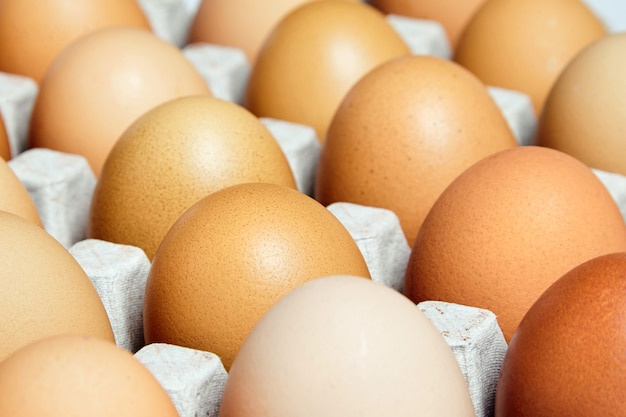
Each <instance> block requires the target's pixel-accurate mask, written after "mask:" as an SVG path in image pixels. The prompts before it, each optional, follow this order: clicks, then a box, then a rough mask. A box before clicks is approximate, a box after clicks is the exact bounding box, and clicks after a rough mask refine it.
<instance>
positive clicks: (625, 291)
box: [495, 253, 626, 417]
mask: <svg viewBox="0 0 626 417" xmlns="http://www.w3.org/2000/svg"><path fill="white" fill-rule="evenodd" d="M625 326H626V253H613V254H608V255H605V256H600V257H597V258H594V259H591V260H589V261H587V262H585V263H583V264H581V265H579V266H577V267H575V268H573V269H572V270H570V271H569V272H567V273H566V274H564V275H563V276H562V277H561V278H560V279H559V280H558V281H556V282H555V283H554V284H553V285H552V286H550V288H548V289H547V290H546V291H545V292H544V293H543V294H542V295H541V297H540V298H539V299H538V300H537V301H536V302H535V303H534V304H533V306H532V307H531V308H530V310H528V313H526V315H525V316H524V319H523V320H522V322H521V323H520V325H519V328H518V329H517V331H516V332H515V335H514V336H513V338H512V339H511V344H510V346H509V349H508V351H507V353H506V356H505V358H504V362H503V364H502V370H501V374H500V379H499V381H498V385H497V388H496V405H495V415H496V417H517V416H520V417H521V416H535V417H544V416H545V417H553V416H586V417H600V416H602V417H604V416H622V415H625V414H626V404H624V391H626V378H624V375H626V361H625V360H624V346H625V345H626V332H624V327H625Z"/></svg>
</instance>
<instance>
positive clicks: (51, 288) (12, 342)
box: [0, 211, 114, 403]
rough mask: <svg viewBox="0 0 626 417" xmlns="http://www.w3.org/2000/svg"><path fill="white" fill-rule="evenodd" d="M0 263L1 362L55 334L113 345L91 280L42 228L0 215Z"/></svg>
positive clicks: (108, 327) (108, 323) (8, 215)
mask: <svg viewBox="0 0 626 417" xmlns="http://www.w3.org/2000/svg"><path fill="white" fill-rule="evenodd" d="M0 259H1V264H2V269H0V287H1V288H2V293H1V295H0V300H1V301H0V323H2V325H1V326H2V327H1V328H0V334H2V338H0V361H2V360H3V359H4V358H6V357H7V356H8V355H10V354H11V353H13V352H14V351H15V350H17V349H19V348H20V347H22V346H24V345H26V344H28V343H30V342H32V341H34V340H37V339H40V338H42V337H46V336H52V335H57V334H80V335H89V336H94V337H99V338H102V339H106V340H109V341H114V339H113V331H112V330H111V324H110V322H109V318H108V316H107V313H106V311H105V309H104V306H103V304H102V301H101V300H100V297H99V296H98V293H97V292H96V289H95V288H94V286H93V284H92V283H91V281H90V280H89V277H88V276H87V274H86V273H85V271H83V269H82V268H81V267H80V265H79V264H78V262H77V261H76V260H75V259H74V258H73V257H72V255H70V253H69V252H68V251H67V249H65V248H64V247H63V246H62V245H61V244H60V243H59V242H57V241H56V240H55V239H54V238H53V237H52V236H50V235H49V234H48V233H46V232H45V231H44V230H43V229H42V228H41V227H38V226H35V225H34V224H32V223H31V222H29V221H27V220H24V219H22V218H21V217H18V216H16V215H14V214H10V213H7V212H3V211H0ZM0 403H2V401H0Z"/></svg>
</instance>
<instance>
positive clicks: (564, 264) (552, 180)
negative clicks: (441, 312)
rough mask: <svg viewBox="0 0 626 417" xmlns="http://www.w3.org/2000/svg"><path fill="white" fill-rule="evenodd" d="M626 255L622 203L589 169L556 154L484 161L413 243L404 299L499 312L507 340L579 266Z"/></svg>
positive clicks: (534, 152) (456, 185)
mask: <svg viewBox="0 0 626 417" xmlns="http://www.w3.org/2000/svg"><path fill="white" fill-rule="evenodd" d="M622 250H626V226H625V225H624V220H623V218H622V216H621V214H620V212H619V209H618V207H617V204H616V203H615V201H614V200H613V199H612V197H611V195H610V194H609V192H608V191H607V189H606V188H605V187H604V186H603V184H602V183H601V182H600V181H599V180H598V178H597V177H596V176H595V175H594V174H593V172H591V170H590V169H589V168H588V167H587V166H586V165H584V164H583V163H582V162H580V161H578V160H577V159H574V158H572V157H571V156H569V155H567V154H565V153H562V152H559V151H555V150H553V149H548V148H542V147H536V146H518V147H516V148H513V149H509V150H506V151H502V152H499V153H497V154H494V155H492V156H488V157H487V158H484V159H482V160H481V161H479V162H477V163H476V164H474V165H472V166H471V167H470V168H468V169H467V170H465V171H464V172H463V173H462V174H461V175H460V176H458V177H457V178H456V179H455V180H454V181H453V182H452V183H451V184H450V186H448V188H446V190H445V191H444V192H443V193H442V194H441V196H440V197H439V199H438V200H437V201H436V202H435V204H434V205H433V207H432V209H431V211H430V212H429V213H428V215H427V216H426V219H425V220H424V224H423V225H422V228H421V230H420V233H419V235H418V236H417V239H416V241H415V244H414V245H413V249H412V252H411V257H410V260H409V265H408V267H407V272H406V282H405V286H404V289H405V294H406V295H407V296H408V297H409V298H411V299H412V300H413V301H415V302H420V301H424V300H442V301H447V302H453V303H457V304H463V305H470V306H475V307H480V308H485V309H488V310H491V311H492V312H494V313H495V314H496V316H497V318H498V322H499V324H500V326H501V328H502V332H503V333H504V336H505V338H506V339H507V340H509V339H510V338H511V336H512V335H513V332H514V331H515V329H516V328H517V326H518V324H519V322H520V321H521V319H522V317H523V316H524V314H525V313H526V311H527V310H528V309H529V308H530V306H531V305H532V303H533V302H534V301H535V300H536V299H537V298H538V297H539V296H540V295H541V293H542V292H543V291H545V290H546V288H548V287H549V286H550V285H551V284H552V283H553V282H554V281H556V280H557V279H558V278H559V277H561V276H562V275H563V274H564V273H565V272H567V271H568V270H570V269H571V268H573V267H574V266H576V265H579V264H580V263H582V262H585V261H587V260H589V259H591V258H594V257H596V256H600V255H603V254H606V253H611V252H617V251H622Z"/></svg>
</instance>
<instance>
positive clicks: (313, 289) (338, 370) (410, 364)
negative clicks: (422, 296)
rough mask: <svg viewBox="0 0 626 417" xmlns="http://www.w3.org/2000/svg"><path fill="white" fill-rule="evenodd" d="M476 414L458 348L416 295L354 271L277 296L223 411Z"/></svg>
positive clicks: (252, 416) (340, 415)
mask: <svg viewBox="0 0 626 417" xmlns="http://www.w3.org/2000/svg"><path fill="white" fill-rule="evenodd" d="M244 416H245V417H257V416H258V417H260V416H277V417H279V416H280V417H282V416H300V417H309V416H311V417H313V416H325V417H356V416H360V417H379V416H395V417H409V416H422V417H441V416H450V417H451V416H455V417H470V416H471V417H473V416H474V409H473V406H472V401H471V399H470V395H469V389H468V386H467V384H466V382H465V379H464V378H463V374H462V373H461V370H460V368H459V365H458V363H457V362H456V359H455V357H454V355H453V354H452V351H451V349H450V348H449V347H448V345H447V344H446V342H445V340H444V338H443V337H442V336H441V334H440V333H439V331H438V330H437V329H436V328H435V326H434V325H433V324H432V323H431V322H430V320H429V319H428V318H427V317H426V315H424V313H422V312H421V311H420V310H419V309H418V308H417V307H416V306H415V304H413V303H412V302H411V301H409V300H408V299H407V298H405V297H404V296H402V295H401V294H399V293H398V292H396V291H395V290H393V289H391V288H389V287H386V286H384V285H382V284H379V283H375V282H372V281H369V280H364V279H360V278H357V277H353V276H329V277H321V278H318V279H315V280H312V281H309V282H307V283H304V284H302V285H300V286H299V287H297V288H296V289H294V290H292V291H290V292H289V293H288V294H287V295H285V296H284V297H283V298H282V299H281V300H280V301H278V302H277V303H276V304H275V305H274V306H273V307H272V308H271V309H270V310H269V311H268V312H267V313H266V314H265V315H264V316H263V318H262V319H261V320H260V321H259V323H257V325H256V326H255V327H254V329H253V330H252V332H251V333H250V336H249V337H248V338H247V339H246V341H245V343H244V345H243V346H242V348H241V351H240V352H239V354H238V355H237V358H236V359H235V362H234V363H233V366H232V368H231V371H230V374H229V377H228V381H227V382H226V387H225V390H224V395H223V397H222V403H221V407H220V417H244Z"/></svg>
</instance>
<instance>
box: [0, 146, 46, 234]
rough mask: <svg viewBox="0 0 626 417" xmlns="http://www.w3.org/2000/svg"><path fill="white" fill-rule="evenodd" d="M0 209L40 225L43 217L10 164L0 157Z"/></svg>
mask: <svg viewBox="0 0 626 417" xmlns="http://www.w3.org/2000/svg"><path fill="white" fill-rule="evenodd" d="M0 190H2V192H0V210H1V211H6V212H9V213H13V214H15V215H17V216H20V217H22V218H24V219H26V220H28V221H30V222H32V223H34V224H36V225H38V226H42V227H43V225H42V223H41V218H40V217H39V212H38V211H37V207H35V203H34V202H33V200H32V198H31V197H30V194H28V190H27V189H26V187H24V184H22V182H21V181H20V179H19V178H18V177H17V176H16V175H15V173H14V172H13V170H12V169H11V168H10V167H9V165H8V164H7V163H6V162H5V161H4V160H3V159H1V158H0Z"/></svg>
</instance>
